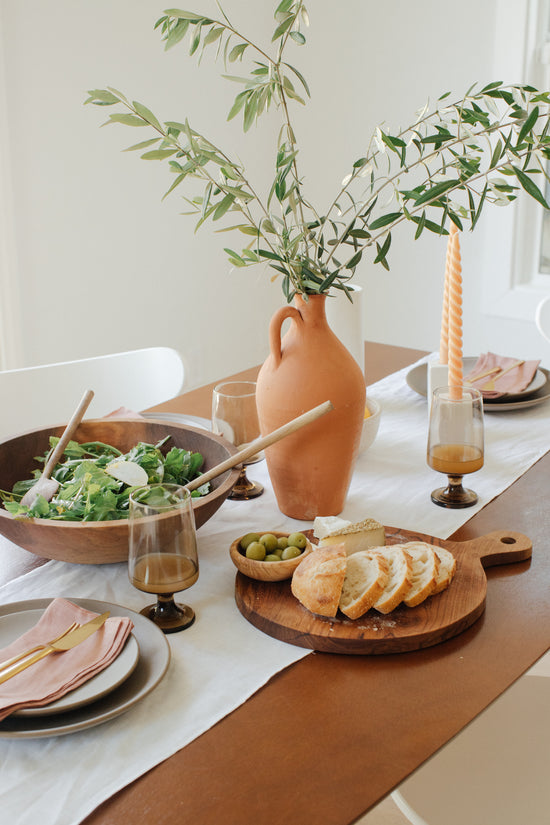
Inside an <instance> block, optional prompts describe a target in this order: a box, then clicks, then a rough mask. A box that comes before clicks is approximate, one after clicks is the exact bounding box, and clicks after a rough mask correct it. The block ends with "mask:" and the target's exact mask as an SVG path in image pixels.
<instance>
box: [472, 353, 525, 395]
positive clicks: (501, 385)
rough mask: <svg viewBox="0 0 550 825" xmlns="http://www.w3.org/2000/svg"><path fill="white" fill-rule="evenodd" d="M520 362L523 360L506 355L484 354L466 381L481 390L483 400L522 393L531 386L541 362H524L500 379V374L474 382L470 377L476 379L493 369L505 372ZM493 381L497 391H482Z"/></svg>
mask: <svg viewBox="0 0 550 825" xmlns="http://www.w3.org/2000/svg"><path fill="white" fill-rule="evenodd" d="M519 360H521V359H519V358H508V357H506V356H504V355H496V354H495V353H494V352H484V353H483V354H482V355H480V356H479V358H478V359H477V361H476V363H475V365H474V367H473V368H472V371H471V372H470V374H469V375H466V376H465V380H466V381H468V382H469V383H470V384H471V385H472V387H475V388H476V389H478V390H481V394H482V395H483V398H487V399H488V400H493V399H496V398H501V397H502V396H505V395H514V394H516V393H519V392H522V391H523V390H524V389H526V387H528V386H529V384H530V383H531V381H532V380H533V378H534V377H535V373H536V371H537V368H538V366H539V364H540V361H524V362H523V364H520V365H519V366H518V367H514V369H512V370H510V372H507V373H506V374H505V375H503V376H502V378H499V373H498V372H494V373H491V374H490V375H485V376H484V377H483V378H480V379H479V381H475V380H474V381H472V379H471V377H470V376H473V377H474V379H475V376H476V375H481V374H482V373H486V372H487V370H490V369H493V367H500V368H501V369H502V370H505V369H506V368H507V367H510V366H512V364H515V363H516V361H519ZM491 380H494V382H495V384H494V386H495V389H494V390H482V387H484V386H485V385H486V384H487V383H488V382H489V381H491Z"/></svg>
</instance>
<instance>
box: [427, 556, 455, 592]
mask: <svg viewBox="0 0 550 825" xmlns="http://www.w3.org/2000/svg"><path fill="white" fill-rule="evenodd" d="M430 546H431V548H432V550H433V551H434V552H435V553H436V555H437V557H438V558H439V572H438V574H437V581H436V584H435V588H434V591H433V592H434V593H441V591H442V590H445V589H446V588H447V587H448V586H449V585H450V583H451V581H452V580H453V576H454V574H455V570H456V559H455V557H454V556H453V554H452V553H451V551H450V550H445V548H444V547H436V545H435V544H432V545H430Z"/></svg>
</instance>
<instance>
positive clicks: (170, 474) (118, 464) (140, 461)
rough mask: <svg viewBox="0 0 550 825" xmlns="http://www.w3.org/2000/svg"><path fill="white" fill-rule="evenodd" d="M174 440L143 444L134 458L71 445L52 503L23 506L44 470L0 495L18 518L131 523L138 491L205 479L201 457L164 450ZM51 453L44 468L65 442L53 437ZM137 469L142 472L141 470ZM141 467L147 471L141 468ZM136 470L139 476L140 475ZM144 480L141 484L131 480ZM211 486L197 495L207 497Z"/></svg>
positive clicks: (93, 445) (58, 470)
mask: <svg viewBox="0 0 550 825" xmlns="http://www.w3.org/2000/svg"><path fill="white" fill-rule="evenodd" d="M170 437H171V436H167V437H166V438H164V439H162V440H161V441H159V442H158V443H157V444H146V443H145V442H139V443H138V444H136V446H135V447H133V448H132V449H131V450H130V451H129V452H128V453H124V454H123V453H121V451H120V450H118V449H117V448H116V447H112V446H111V445H109V444H104V443H103V442H101V441H90V442H87V443H85V444H78V443H77V442H76V441H70V442H69V443H68V444H67V447H66V448H65V452H64V454H63V458H62V460H61V461H60V462H59V463H58V464H57V465H56V467H55V469H54V471H53V473H52V478H54V479H55V480H56V481H58V482H59V489H58V490H57V492H56V494H55V496H54V497H53V498H52V500H51V501H49V502H48V501H46V499H45V498H44V497H43V496H38V498H37V499H36V501H35V502H34V504H33V505H32V507H24V506H22V505H21V504H20V501H21V499H22V497H23V496H24V495H25V493H26V492H27V490H28V489H29V488H30V487H32V485H33V484H34V483H35V482H36V481H37V479H38V478H39V477H40V475H41V473H42V469H40V468H38V469H36V470H34V471H33V472H34V475H33V478H30V479H26V480H24V481H18V482H16V484H15V485H14V487H13V490H11V491H5V490H0V500H2V501H3V502H4V507H5V508H6V510H8V511H9V512H10V513H12V514H13V515H14V516H31V517H33V518H47V519H54V520H56V521H112V520H116V519H125V518H128V499H129V496H130V493H131V492H132V490H133V489H136V487H139V486H142V485H143V484H158V483H166V484H181V485H185V484H187V483H188V482H189V481H191V480H192V479H194V478H196V477H197V476H198V475H199V472H200V470H201V467H202V464H203V461H204V459H203V456H202V455H201V453H192V452H189V451H188V450H184V449H182V448H180V447H172V448H171V449H170V450H169V451H168V452H167V453H166V454H164V453H163V452H162V449H161V448H162V447H163V446H164V445H165V444H166V442H167V441H168V440H169V439H170ZM49 441H50V449H49V450H47V451H46V452H45V454H44V455H43V456H37V457H36V461H37V462H38V463H39V464H41V465H44V464H45V463H46V461H47V459H48V456H49V455H50V453H51V450H53V448H54V447H55V445H56V444H57V442H58V441H59V438H58V437H57V436H50V439H49ZM136 465H137V467H136ZM140 468H141V469H140ZM136 470H137V471H138V472H137V474H136ZM132 476H133V477H134V478H136V477H138V478H139V479H140V480H139V483H137V484H133V483H131V481H130V483H129V482H128V479H131V478H132ZM209 491H210V484H208V483H207V484H204V485H202V486H201V487H198V488H197V489H196V490H194V491H193V492H192V494H191V495H192V496H194V497H198V496H203V495H206V494H207V493H208V492H209Z"/></svg>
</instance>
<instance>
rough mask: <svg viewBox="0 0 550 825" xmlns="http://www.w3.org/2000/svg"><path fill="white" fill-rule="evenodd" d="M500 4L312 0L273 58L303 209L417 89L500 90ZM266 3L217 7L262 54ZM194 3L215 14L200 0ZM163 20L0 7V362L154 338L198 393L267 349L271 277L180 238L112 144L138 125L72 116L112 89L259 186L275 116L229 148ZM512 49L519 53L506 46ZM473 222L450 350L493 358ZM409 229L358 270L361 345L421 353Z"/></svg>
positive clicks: (265, 174)
mask: <svg viewBox="0 0 550 825" xmlns="http://www.w3.org/2000/svg"><path fill="white" fill-rule="evenodd" d="M509 3H511V4H512V6H513V5H514V4H513V0H509ZM501 4H502V0H486V2H484V3H482V4H480V3H479V2H478V0H462V2H461V3H460V5H459V6H457V5H456V4H451V3H450V2H441V0H416V2H414V3H408V2H404V0H387V1H386V2H384V3H380V2H374V0H343V2H341V3H339V4H334V3H332V2H330V1H329V0H315V2H310V4H309V12H310V17H311V27H310V30H309V32H308V45H307V46H305V47H303V48H301V49H300V48H298V47H295V48H294V50H293V54H292V57H291V58H290V57H289V59H290V61H291V62H294V63H296V65H297V66H298V67H300V68H301V70H303V73H304V74H305V76H306V77H307V79H308V81H309V83H310V86H311V90H312V97H313V99H312V101H311V102H310V103H309V104H308V106H307V108H306V109H305V110H303V111H302V110H300V111H297V112H296V129H297V133H298V138H299V142H300V144H301V148H302V154H301V156H300V161H301V168H302V172H303V173H304V175H305V177H306V180H307V184H308V186H309V187H310V192H311V197H312V198H313V199H318V200H319V202H320V207H319V208H322V203H324V202H328V201H329V200H330V199H331V198H332V196H333V195H334V193H335V190H336V187H337V186H338V184H339V183H340V181H341V179H342V177H343V176H344V175H345V174H346V172H347V171H348V167H349V164H350V163H351V162H352V161H353V160H354V159H355V158H356V157H359V156H360V155H361V154H362V151H363V147H364V145H365V144H366V142H367V140H368V137H369V136H370V133H371V132H372V130H373V128H374V127H375V126H376V125H377V124H378V123H379V122H381V121H384V120H385V121H387V123H388V124H390V125H393V126H398V125H408V123H409V122H412V119H413V118H414V113H415V111H416V110H417V109H418V108H420V106H422V105H423V104H424V102H425V100H426V98H427V97H428V96H429V97H431V98H432V99H433V98H435V97H437V96H439V94H441V93H442V92H445V91H447V90H451V91H452V92H453V93H454V94H456V95H457V96H458V95H460V94H461V93H462V92H464V91H465V90H466V89H467V88H468V87H469V86H470V85H471V84H472V83H474V82H476V81H479V82H482V83H484V82H486V81H489V80H493V79H500V78H495V76H494V61H495V48H494V47H495V42H494V27H495V15H496V11H497V7H498V6H499V5H501ZM275 5H276V4H275V1H274V0H256V2H253V3H252V2H250V0H226V2H225V5H224V8H225V9H226V11H227V12H228V14H229V16H230V17H231V18H232V19H233V22H234V23H235V24H236V25H237V27H239V26H240V27H241V28H243V29H244V30H246V31H247V32H251V34H252V36H253V37H256V36H261V37H263V40H264V42H265V43H266V45H267V44H268V43H269V38H270V34H271V31H272V28H273V23H272V12H273V9H274V7H275ZM193 8H194V9H196V10H197V11H205V12H206V13H208V14H212V15H213V16H215V15H216V14H217V11H216V6H215V4H214V2H213V0H201V1H200V2H199V0H197V2H196V3H194V4H193ZM163 9H164V6H163V5H162V4H159V3H158V2H156V0H155V2H153V0H53V2H52V3H44V2H43V0H26V2H25V3H21V2H20V0H0V24H1V26H2V29H1V30H0V34H1V35H2V41H1V43H0V45H1V47H2V50H3V56H4V75H5V80H6V87H5V99H6V106H5V109H6V113H7V121H4V123H3V124H2V126H3V128H2V129H0V152H2V157H3V158H4V160H5V159H6V158H9V171H10V172H11V180H10V181H9V183H10V184H11V190H12V192H13V199H12V207H13V213H12V214H13V226H14V244H13V250H12V251H13V253H14V254H13V255H11V258H10V262H9V266H8V265H6V264H4V272H3V273H2V274H3V277H4V283H5V282H6V276H12V277H14V278H15V283H16V285H17V287H18V290H19V294H18V295H16V296H15V297H14V298H13V313H12V315H13V314H15V316H16V317H17V320H18V322H19V327H20V329H21V330H22V343H21V346H20V347H19V348H18V351H17V352H16V353H15V354H13V353H12V354H11V356H10V358H11V363H7V364H6V366H11V367H13V366H23V365H31V364H35V363H42V362H46V361H54V360H64V359H68V358H76V357H81V356H87V355H95V354H103V353H106V352H109V351H114V350H123V349H131V348H134V347H140V346H149V345H155V344H164V345H170V346H174V347H176V348H177V349H178V350H180V352H182V354H184V356H186V358H187V359H188V362H189V364H190V384H191V385H198V384H201V383H205V382H207V381H210V380H214V379H215V378H217V377H219V376H221V375H225V374H228V373H230V372H233V371H236V370H239V369H243V368H245V367H247V366H250V365H253V364H255V363H259V362H260V361H261V360H262V359H263V358H264V357H265V355H266V353H267V324H268V321H269V318H270V316H271V314H272V312H273V311H274V310H275V309H276V308H277V307H278V306H279V305H280V304H281V303H282V302H283V300H284V299H283V296H282V293H281V291H280V288H279V286H278V285H277V284H271V283H270V279H271V270H269V269H248V270H245V271H242V270H238V271H232V270H231V267H230V265H229V264H228V262H227V260H226V257H225V253H224V252H223V249H222V248H223V246H226V245H229V246H230V245H231V243H238V240H236V239H234V238H233V239H230V237H229V236H227V235H216V234H214V233H213V232H212V230H211V229H210V228H209V227H203V228H202V229H201V230H200V231H199V232H198V233H197V234H195V233H194V221H193V220H192V219H190V218H186V217H182V216H181V215H180V214H179V213H180V212H181V211H183V209H184V204H183V202H182V200H181V198H180V195H179V194H176V193H174V194H173V195H171V196H170V197H169V198H168V199H166V200H165V201H161V198H162V195H163V193H164V192H165V190H166V189H167V187H168V185H169V184H170V182H171V178H170V176H169V174H168V172H167V171H166V170H165V168H164V167H162V166H161V165H159V164H156V163H145V162H143V161H141V160H139V158H138V156H137V154H135V153H126V154H124V153H122V152H121V150H122V149H124V148H125V147H127V146H129V145H130V144H132V143H135V142H137V141H138V140H142V139H144V137H145V135H144V130H130V129H128V128H125V127H115V126H109V127H108V128H104V129H100V128H99V126H100V124H101V123H102V122H103V121H104V120H105V119H106V111H109V110H101V109H98V108H97V107H91V106H87V107H85V106H83V101H84V99H85V93H86V90H88V89H91V88H102V87H105V86H107V85H111V86H115V87H117V88H118V89H120V90H121V91H123V92H125V93H126V94H127V95H128V96H129V97H131V98H132V99H137V100H139V101H141V102H142V103H145V104H146V105H148V106H149V107H150V108H151V109H153V111H154V112H155V113H156V114H157V115H158V116H159V117H160V118H161V119H162V120H169V119H177V120H182V119H184V118H185V117H188V118H189V120H190V121H191V123H192V125H194V126H195V128H197V129H198V130H200V131H203V132H204V133H205V134H207V135H208V136H211V137H212V138H213V139H214V141H216V142H218V143H219V144H221V145H222V146H223V148H224V149H226V150H227V151H228V152H229V153H233V154H237V155H239V156H240V157H242V158H243V159H245V160H246V162H247V164H248V163H249V164H250V166H251V168H252V169H253V170H254V175H255V177H257V178H258V179H259V181H260V185H263V186H268V185H269V181H270V177H269V176H270V174H271V169H272V167H273V146H274V135H275V134H276V127H275V124H274V119H269V120H267V121H266V122H265V123H264V122H262V123H261V124H260V125H259V126H258V128H256V129H254V128H253V129H252V130H251V131H250V133H249V134H248V135H247V136H246V137H243V135H242V132H241V129H240V124H239V122H238V121H237V120H235V121H233V122H232V123H230V124H227V123H226V122H225V117H226V112H227V111H228V109H229V107H230V105H231V101H232V99H233V96H234V94H235V93H236V91H237V90H238V87H236V86H234V85H233V84H230V83H228V82H226V81H223V80H221V79H220V78H219V75H220V73H221V72H222V71H223V66H222V64H221V62H220V63H219V64H215V63H214V62H213V59H212V56H211V55H209V54H208V53H207V54H206V56H205V57H204V59H203V62H202V64H201V66H200V67H199V66H197V62H196V59H195V58H189V57H188V56H187V45H186V44H185V45H183V46H180V47H178V48H176V49H174V50H171V51H170V52H165V51H164V49H163V46H162V44H161V41H160V35H159V33H158V32H155V31H154V30H153V25H154V22H155V21H156V19H157V18H158V17H159V16H160V14H161V13H162V11H163ZM516 47H517V49H518V50H521V47H522V44H521V43H517V44H515V43H510V49H514V48H516ZM505 79H507V78H505ZM513 79H516V78H513ZM0 80H1V73H0ZM1 101H2V96H1V95H0V104H1ZM1 114H2V113H1V112H0V115H1ZM6 135H7V138H8V139H9V145H7V144H6ZM0 181H1V177H0ZM6 191H8V192H9V187H7V190H6ZM1 203H2V201H1V200H0V204H1ZM0 214H1V210H0ZM487 226H488V223H484V221H483V219H482V221H481V222H480V225H479V228H478V229H477V230H476V233H475V234H474V235H471V236H470V235H466V236H465V237H463V246H462V255H463V268H464V277H465V352H466V353H472V354H475V353H476V352H477V351H479V350H480V349H481V348H489V347H490V348H493V349H496V350H497V351H499V349H498V346H500V344H501V343H502V346H501V350H500V351H503V354H507V351H506V350H503V346H504V341H503V340H502V339H499V340H498V346H497V345H496V344H495V343H494V339H492V340H491V341H485V340H484V338H485V336H484V333H483V325H482V324H481V323H480V317H481V316H480V310H481V298H480V289H481V287H480V284H482V283H483V280H484V278H485V272H484V267H486V266H487V261H489V263H490V260H491V255H490V254H488V251H487V244H488V243H489V240H490V233H489V232H488V230H487ZM0 232H1V230H0ZM411 237H412V233H411V231H410V230H409V229H407V227H405V228H404V229H403V230H402V231H400V232H399V231H398V232H396V234H395V236H394V244H393V248H392V253H391V256H390V264H391V267H392V268H391V272H390V273H387V272H386V271H385V270H383V269H382V268H381V267H379V266H378V265H377V266H374V265H372V264H370V263H369V262H368V261H367V262H365V263H364V264H362V267H361V272H360V273H358V282H359V283H361V284H362V285H363V286H364V287H365V292H366V295H365V301H364V304H365V325H364V326H365V334H366V337H367V338H370V339H371V340H376V341H382V342H387V343H395V344H402V345H409V346H412V347H423V348H427V349H437V347H438V337H439V322H440V307H441V291H442V276H443V268H444V259H445V241H444V240H441V239H438V238H436V237H435V236H428V235H427V234H426V233H425V234H424V235H423V236H422V238H421V239H420V240H419V241H418V242H416V243H415V242H413V241H412V240H411ZM10 238H11V236H10ZM0 260H2V259H1V258H0ZM7 270H9V271H7ZM0 280H1V279H0ZM18 304H19V305H18ZM10 317H12V316H10ZM1 318H2V314H1V313H0V319H1ZM531 326H532V325H524V327H522V330H521V335H522V341H521V344H522V347H525V349H528V348H529V347H531V348H532V347H534V346H535V338H534V336H532V331H531ZM503 329H505V326H504V327H503V326H502V324H501V325H500V326H499V330H500V332H499V335H500V334H501V333H502V330H503ZM502 334H504V335H506V332H504V333H502ZM514 334H515V333H514ZM530 336H531V337H530ZM508 349H509V347H508ZM513 349H514V354H515V353H516V351H517V350H518V346H516V345H515V343H514V347H513ZM521 351H522V352H523V351H524V350H523V349H522V350H521ZM525 354H526V355H530V352H525ZM549 356H550V352H549ZM549 360H550V358H549Z"/></svg>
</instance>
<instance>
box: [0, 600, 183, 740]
mask: <svg viewBox="0 0 550 825" xmlns="http://www.w3.org/2000/svg"><path fill="white" fill-rule="evenodd" d="M70 601H73V602H74V603H75V604H78V605H80V606H81V607H83V608H85V609H86V610H92V611H94V613H104V612H105V611H106V610H109V611H110V613H111V615H112V616H129V617H130V619H131V620H132V621H133V623H134V629H133V630H132V635H133V636H134V637H135V639H136V642H137V645H138V648H139V656H138V661H137V664H136V666H135V667H134V669H133V671H132V672H131V673H130V674H129V676H128V677H127V678H126V679H124V680H123V682H122V683H121V684H120V685H119V686H118V687H115V688H113V689H112V690H109V691H108V692H107V693H106V694H105V695H104V696H102V697H100V698H98V699H96V700H95V701H93V702H90V703H88V704H85V705H81V706H80V707H77V708H74V709H72V710H65V711H64V712H63V713H54V714H49V715H40V716H15V714H12V715H11V716H8V717H7V718H6V719H3V720H2V721H1V722H0V739H2V738H4V739H34V738H39V737H44V736H60V735H64V734H68V733H75V732H76V731H80V730H84V729H85V728H90V727H94V726H95V725H100V724H103V723H104V722H108V721H109V720H110V719H114V718H115V717H116V716H119V715H120V714H121V713H124V712H125V711H127V710H129V709H130V708H131V707H133V706H134V705H135V704H136V703H137V702H139V701H141V699H144V698H145V696H147V695H148V694H149V693H151V691H152V690H153V689H154V688H155V687H156V686H157V685H158V684H159V682H160V681H161V679H162V678H163V677H164V674H165V673H166V671H167V669H168V665H169V664H170V646H169V644H168V641H167V639H166V637H165V635H164V633H163V632H162V630H159V628H158V627H157V626H156V625H154V624H153V622H151V621H150V620H149V619H146V618H145V616H141V615H140V614H139V613H135V612H134V611H133V610H129V609H128V608H127V607H123V606H122V605H117V604H111V603H109V602H100V601H95V600H92V599H70ZM50 602H51V599H30V600H28V601H21V602H12V603H11V604H4V605H2V606H0V617H4V616H9V615H12V614H15V613H21V612H26V611H37V610H38V611H40V612H43V611H44V610H45V609H46V607H48V605H49V604H50Z"/></svg>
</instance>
